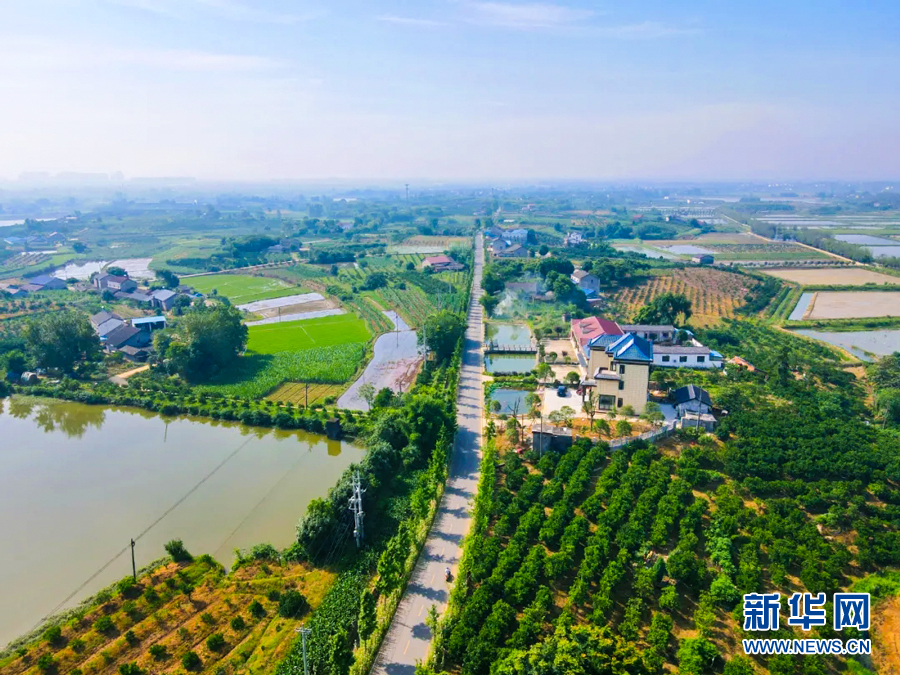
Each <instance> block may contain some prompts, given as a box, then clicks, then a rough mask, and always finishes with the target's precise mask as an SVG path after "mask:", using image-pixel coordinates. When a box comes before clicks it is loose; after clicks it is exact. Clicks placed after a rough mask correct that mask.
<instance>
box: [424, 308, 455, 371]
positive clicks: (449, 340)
mask: <svg viewBox="0 0 900 675" xmlns="http://www.w3.org/2000/svg"><path fill="white" fill-rule="evenodd" d="M465 331H466V320H465V318H464V317H463V316H462V315H461V314H457V313H456V312H451V311H450V310H447V309H443V310H441V311H439V312H437V313H436V314H433V315H431V316H429V317H428V318H427V319H425V325H424V326H423V328H422V330H421V331H420V332H419V335H420V339H421V340H422V341H423V342H424V344H425V346H427V347H428V349H429V351H431V353H432V354H434V358H435V360H437V361H438V362H444V361H449V360H450V357H451V356H453V352H454V351H456V345H457V343H458V342H459V340H460V338H461V337H462V335H463V333H465Z"/></svg>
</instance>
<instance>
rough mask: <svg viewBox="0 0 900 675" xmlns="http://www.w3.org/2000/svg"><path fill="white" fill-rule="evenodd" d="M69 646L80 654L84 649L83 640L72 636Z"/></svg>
mask: <svg viewBox="0 0 900 675" xmlns="http://www.w3.org/2000/svg"><path fill="white" fill-rule="evenodd" d="M69 646H70V647H71V648H72V651H73V652H75V653H76V654H81V653H82V652H83V651H84V640H82V639H81V638H74V639H73V640H72V641H71V642H69Z"/></svg>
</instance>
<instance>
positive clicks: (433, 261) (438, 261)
mask: <svg viewBox="0 0 900 675" xmlns="http://www.w3.org/2000/svg"><path fill="white" fill-rule="evenodd" d="M422 262H423V263H427V264H429V265H446V264H448V263H452V262H454V261H453V258H451V257H449V256H446V255H433V256H431V257H429V258H425V260H423V261H422Z"/></svg>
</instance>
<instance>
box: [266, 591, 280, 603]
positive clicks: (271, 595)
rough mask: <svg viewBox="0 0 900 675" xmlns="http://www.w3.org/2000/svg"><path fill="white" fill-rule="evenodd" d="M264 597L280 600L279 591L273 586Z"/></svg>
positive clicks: (273, 600)
mask: <svg viewBox="0 0 900 675" xmlns="http://www.w3.org/2000/svg"><path fill="white" fill-rule="evenodd" d="M266 597H267V598H268V599H269V600H271V601H272V602H278V601H279V600H281V591H278V590H276V589H274V588H273V589H272V590H271V591H269V592H268V593H266Z"/></svg>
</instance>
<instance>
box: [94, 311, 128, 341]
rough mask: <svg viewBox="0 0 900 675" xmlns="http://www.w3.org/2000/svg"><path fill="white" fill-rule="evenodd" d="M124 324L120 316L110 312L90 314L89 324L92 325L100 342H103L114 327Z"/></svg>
mask: <svg viewBox="0 0 900 675" xmlns="http://www.w3.org/2000/svg"><path fill="white" fill-rule="evenodd" d="M124 325H125V322H124V321H123V320H122V317H121V316H119V315H118V314H113V313H111V312H98V313H97V314H94V315H93V316H91V326H93V327H94V331H95V332H96V333H97V335H98V336H99V337H100V341H101V342H104V341H105V340H106V336H107V335H109V334H110V333H112V332H113V331H114V330H115V329H116V328H118V327H119V326H124Z"/></svg>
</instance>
